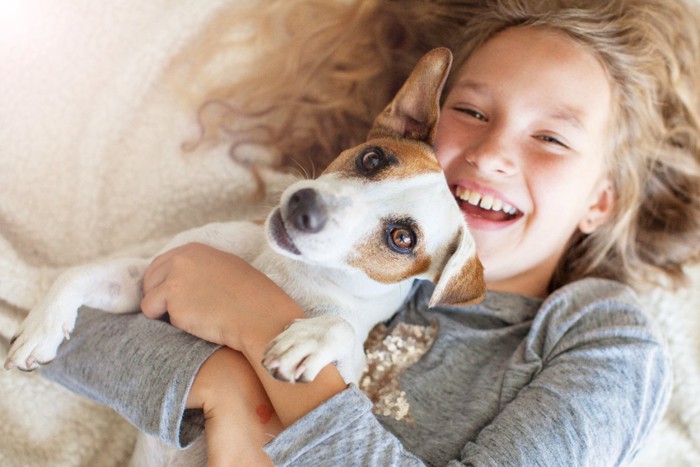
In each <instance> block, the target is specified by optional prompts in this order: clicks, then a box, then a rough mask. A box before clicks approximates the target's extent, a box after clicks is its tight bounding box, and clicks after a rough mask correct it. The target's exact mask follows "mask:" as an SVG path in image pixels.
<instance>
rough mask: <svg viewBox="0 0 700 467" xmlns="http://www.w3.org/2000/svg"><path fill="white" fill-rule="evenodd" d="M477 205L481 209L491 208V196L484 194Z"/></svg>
mask: <svg viewBox="0 0 700 467" xmlns="http://www.w3.org/2000/svg"><path fill="white" fill-rule="evenodd" d="M479 206H481V207H482V208H483V209H491V207H492V206H493V196H491V195H484V196H483V197H482V198H481V203H479Z"/></svg>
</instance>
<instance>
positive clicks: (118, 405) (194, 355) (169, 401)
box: [40, 308, 219, 447]
mask: <svg viewBox="0 0 700 467" xmlns="http://www.w3.org/2000/svg"><path fill="white" fill-rule="evenodd" d="M218 348H219V346H218V345H215V344H211V343H209V342H206V341H204V340H201V339H198V338H196V337H194V336H191V335H189V334H186V333H184V332H182V331H180V330H179V329H177V328H175V327H173V326H170V325H169V324H167V323H165V322H163V321H158V320H150V319H147V318H146V317H144V316H143V315H141V314H129V315H113V314H109V313H105V312H102V311H96V310H90V309H86V308H83V309H81V310H80V312H79V313H78V321H77V322H76V326H75V330H74V332H73V333H72V334H71V338H70V340H68V341H65V342H64V343H63V344H62V345H61V348H60V349H59V353H58V356H57V358H56V359H55V360H54V361H53V362H52V363H51V364H49V365H47V366H45V367H42V369H41V370H40V371H41V373H42V375H43V376H46V377H47V378H48V379H50V380H53V381H55V382H57V383H59V384H61V385H63V386H64V387H66V388H68V389H70V390H72V391H73V392H76V393H77V394H80V395H82V396H85V397H89V398H91V399H93V400H96V401H97V402H100V403H102V404H105V405H107V406H109V407H111V408H112V409H114V410H116V411H117V412H119V413H120V414H121V415H122V416H124V417H125V418H126V419H128V420H129V421H130V422H131V423H132V424H134V425H135V426H136V427H137V428H139V429H140V430H141V431H144V432H146V433H149V434H151V435H153V436H156V437H158V438H160V439H162V440H164V441H166V442H167V443H169V444H174V445H177V446H180V447H186V446H188V445H189V444H190V443H191V442H192V441H193V440H194V439H196V438H197V437H198V436H199V435H201V434H202V432H203V429H204V417H203V415H202V411H201V410H189V409H187V408H186V403H187V396H188V394H189V390H190V386H191V385H192V382H193V381H194V377H195V375H196V374H197V371H198V370H199V368H200V366H201V365H202V363H203V362H204V361H206V360H207V359H208V358H209V357H210V355H212V353H214V352H215V351H216V350H217V349H218Z"/></svg>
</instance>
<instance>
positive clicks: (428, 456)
mask: <svg viewBox="0 0 700 467" xmlns="http://www.w3.org/2000/svg"><path fill="white" fill-rule="evenodd" d="M431 290H432V285H431V284H429V283H418V284H416V286H415V287H414V290H413V292H412V294H411V296H410V298H409V300H407V302H406V303H405V305H404V306H403V307H402V309H401V310H400V311H399V313H398V314H397V315H396V316H395V317H394V318H393V320H392V322H391V323H390V327H392V326H395V325H396V324H397V323H400V322H401V323H409V324H419V325H429V324H431V323H436V324H437V325H438V329H439V332H438V334H437V338H436V340H435V342H434V344H433V345H432V347H431V348H430V350H429V351H428V352H427V353H425V355H423V357H422V358H421V359H420V360H419V361H418V362H417V363H416V364H414V365H413V366H412V367H410V368H409V369H408V370H406V371H405V372H404V373H403V374H402V376H401V379H400V389H401V390H402V391H403V392H404V393H405V395H406V398H407V400H408V404H409V405H410V410H411V414H412V419H411V420H409V421H406V420H395V419H393V418H390V417H385V416H377V415H374V414H373V413H372V410H371V409H372V404H371V402H370V401H369V400H368V398H367V397H366V396H365V395H364V394H363V393H362V392H361V391H360V390H359V389H358V388H357V387H356V386H354V385H351V386H349V387H348V389H347V390H345V391H343V392H342V393H340V394H338V395H337V396H335V397H334V398H332V399H330V400H329V401H327V402H326V403H324V404H322V405H321V406H319V407H318V408H316V409H315V410H313V411H312V412H310V413H309V414H307V415H306V416H305V417H303V418H302V419H300V420H299V421H298V422H297V423H295V424H294V425H292V426H290V427H289V428H287V429H286V430H285V431H284V432H283V433H281V434H280V435H279V436H278V437H277V438H275V439H274V440H272V441H271V442H270V443H269V444H268V445H267V446H266V451H267V453H268V454H269V455H270V457H271V458H272V460H273V461H274V462H275V464H276V465H300V466H309V465H313V466H342V465H353V466H355V465H357V466H369V465H377V466H390V465H396V466H404V465H424V464H427V465H453V466H457V465H475V466H482V465H493V466H506V465H513V466H516V465H517V466H536V465H562V466H576V465H582V466H583V465H588V466H605V465H623V464H626V463H628V462H629V461H630V460H631V459H632V458H633V456H634V455H635V453H636V452H637V450H638V449H639V448H640V447H641V446H642V444H643V442H644V439H645V437H646V436H647V435H648V434H649V431H650V429H651V428H652V426H653V425H654V424H655V423H656V422H657V421H658V420H659V418H660V417H661V415H662V413H663V410H664V408H665V405H666V403H667V401H668V398H669V394H670V388H671V374H670V366H669V362H668V360H667V357H666V354H665V351H664V346H663V343H662V340H661V338H660V337H659V334H658V332H657V331H656V330H655V328H654V326H653V325H652V323H651V322H650V321H649V319H648V317H647V316H646V315H645V314H644V312H643V311H642V307H641V305H640V303H639V301H638V299H637V298H636V296H635V295H634V294H633V293H632V292H631V291H630V290H629V289H628V288H626V287H623V286H622V285H620V284H618V283H615V282H611V281H605V280H598V279H586V280H582V281H578V282H575V283H573V284H570V285H568V286H566V287H563V288H562V289H560V290H558V291H557V292H555V293H554V294H552V295H551V296H550V297H548V298H547V299H546V300H536V299H532V298H526V297H522V296H518V295H512V294H505V293H488V294H487V297H486V299H485V300H484V302H483V303H482V304H480V305H477V306H472V307H467V308H458V307H438V308H433V309H428V306H427V303H428V299H429V297H430V292H431ZM215 349H216V346H214V345H212V344H209V343H206V342H203V341H201V340H199V339H196V338H194V337H192V336H189V335H187V334H184V333H182V332H180V331H178V330H176V329H175V328H173V327H171V326H169V325H167V324H166V323H163V322H159V321H150V320H147V319H145V318H143V317H142V316H140V315H127V316H109V315H106V314H103V313H98V312H93V311H90V310H81V313H80V318H79V322H78V325H77V327H76V331H75V333H74V335H73V338H72V339H71V340H70V341H68V342H67V343H65V344H64V345H63V346H62V348H61V352H60V356H59V358H58V359H57V360H56V361H55V362H54V363H52V364H51V365H49V366H48V367H46V369H44V370H43V371H44V374H45V375H46V376H48V377H49V378H50V379H53V380H55V381H58V382H59V383H61V384H63V385H65V386H66V387H68V388H70V389H72V390H73V391H75V392H77V393H79V394H83V395H85V396H88V397H91V398H93V399H95V400H97V401H100V402H103V403H105V404H107V405H109V406H110V407H112V408H114V409H115V410H117V411H118V412H120V413H121V414H123V415H124V416H125V417H126V418H128V419H129V420H130V421H131V422H132V423H134V425H136V426H137V427H138V428H140V429H141V430H144V431H146V432H148V433H151V434H154V435H156V436H159V437H161V438H162V439H164V440H166V441H168V442H170V443H174V444H178V445H181V446H185V445H187V444H189V443H190V442H191V441H192V440H193V439H194V438H195V437H197V436H198V435H199V434H200V433H201V430H202V416H201V413H199V412H198V411H191V410H185V409H184V405H185V401H186V398H187V392H188V390H189V387H190V385H191V383H192V380H193V378H194V375H195V374H196V371H197V369H198V368H199V366H200V365H201V363H202V362H203V361H204V360H205V359H206V358H207V357H208V356H209V355H210V354H211V353H212V352H213V351H214V350H215Z"/></svg>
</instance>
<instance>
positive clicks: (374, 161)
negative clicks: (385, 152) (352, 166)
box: [360, 151, 382, 172]
mask: <svg viewBox="0 0 700 467" xmlns="http://www.w3.org/2000/svg"><path fill="white" fill-rule="evenodd" d="M381 162H382V156H381V155H380V154H379V153H378V152H376V151H369V152H366V153H365V154H363V155H362V160H361V161H360V164H362V168H363V169H365V170H366V171H367V172H371V171H373V170H374V169H376V168H377V167H379V164H380V163H381Z"/></svg>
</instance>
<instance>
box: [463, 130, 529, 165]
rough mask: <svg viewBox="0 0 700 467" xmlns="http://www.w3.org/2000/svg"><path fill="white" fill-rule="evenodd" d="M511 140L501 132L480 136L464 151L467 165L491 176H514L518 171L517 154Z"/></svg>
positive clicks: (491, 132) (490, 132)
mask: <svg viewBox="0 0 700 467" xmlns="http://www.w3.org/2000/svg"><path fill="white" fill-rule="evenodd" d="M511 139H512V138H509V137H508V136H507V135H505V134H504V133H503V132H500V131H494V130H492V131H488V132H485V133H484V134H481V135H479V137H477V138H475V140H474V141H472V143H473V144H471V145H468V146H467V148H466V149H465V151H464V158H465V159H466V161H467V163H469V164H471V165H473V166H475V167H477V168H478V169H479V171H481V172H483V173H485V174H490V175H502V176H503V175H505V176H508V175H513V174H514V173H515V172H516V171H517V163H516V154H515V150H514V148H513V145H512V144H509V143H510V142H511V141H510V140H511Z"/></svg>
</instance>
